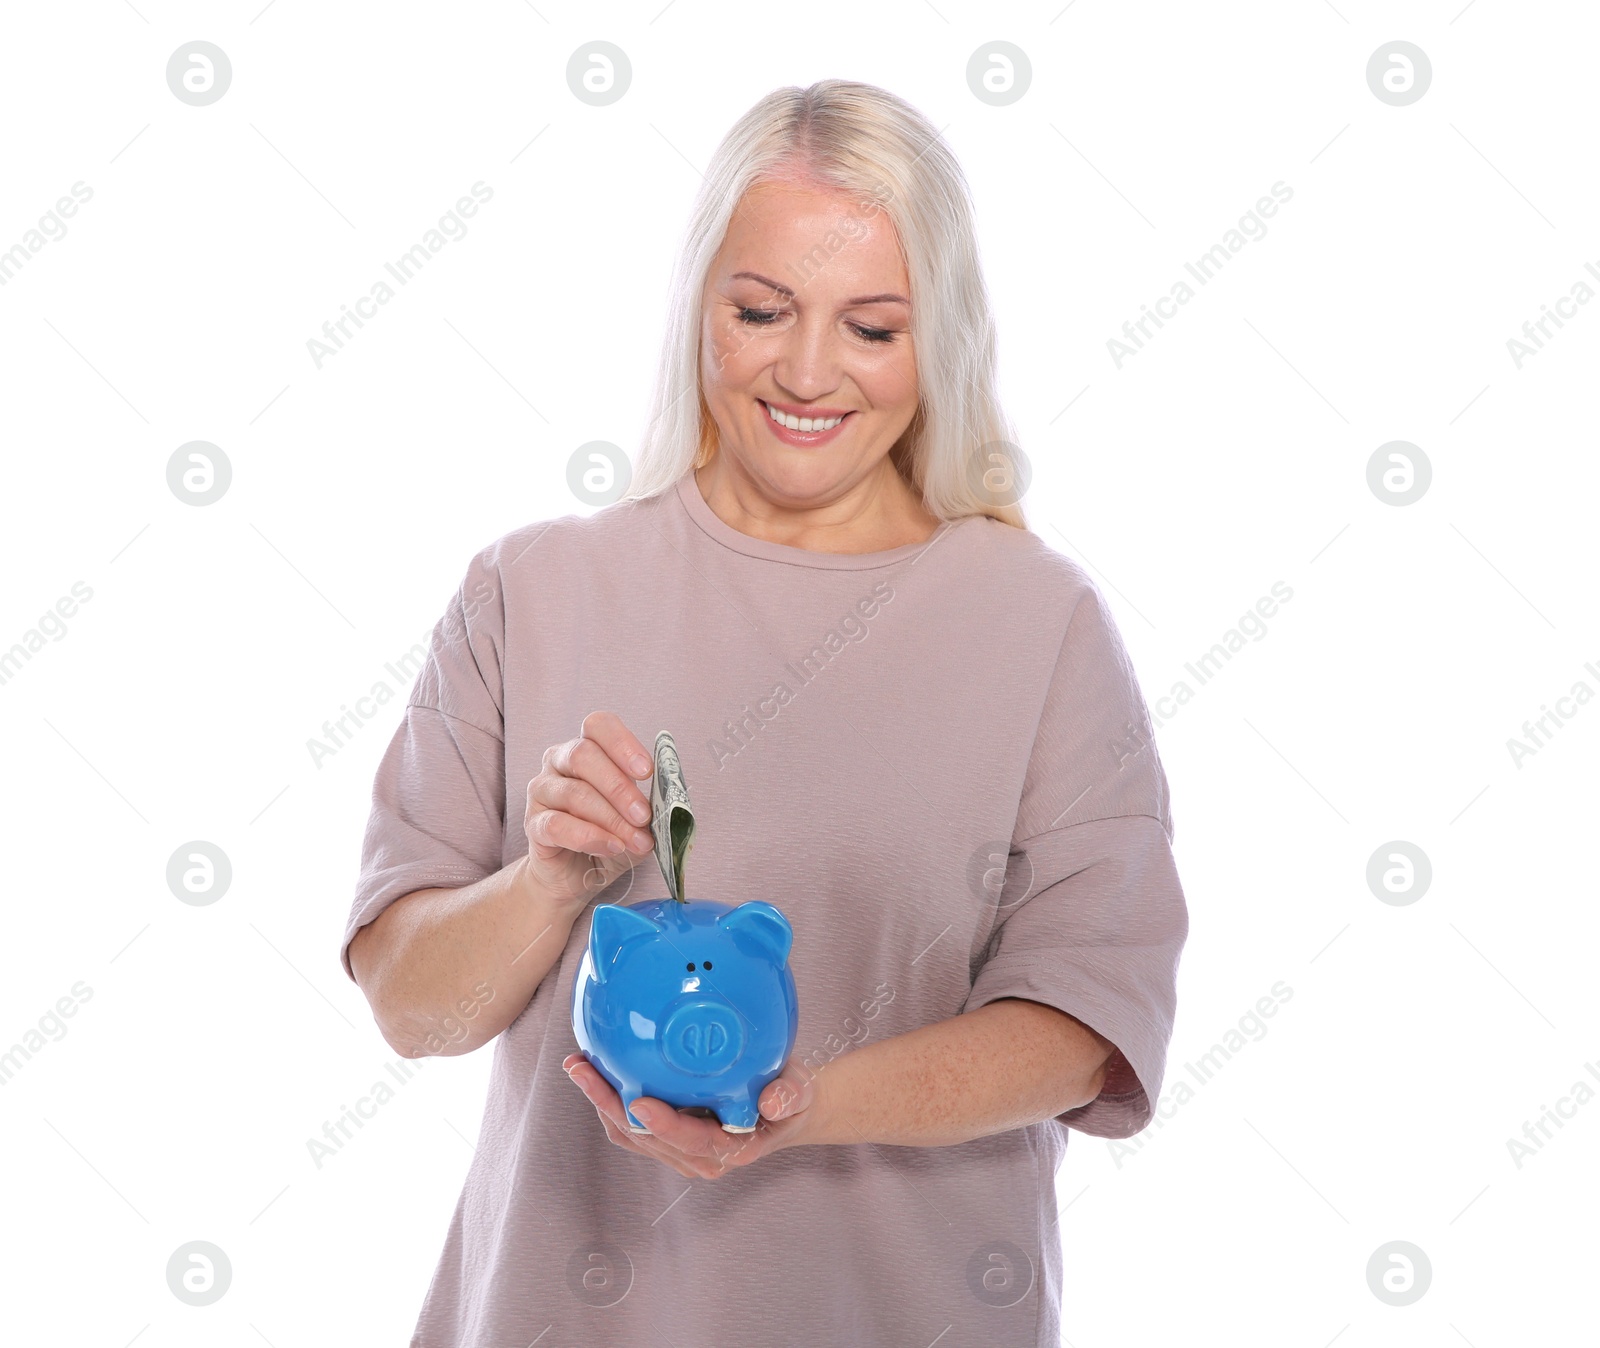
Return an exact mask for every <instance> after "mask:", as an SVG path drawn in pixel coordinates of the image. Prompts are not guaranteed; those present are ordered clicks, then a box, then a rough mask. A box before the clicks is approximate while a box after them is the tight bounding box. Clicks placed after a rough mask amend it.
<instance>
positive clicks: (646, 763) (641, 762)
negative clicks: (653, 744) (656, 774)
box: [633, 754, 650, 777]
mask: <svg viewBox="0 0 1600 1348" xmlns="http://www.w3.org/2000/svg"><path fill="white" fill-rule="evenodd" d="M649 771H650V760H649V759H648V758H646V757H644V755H643V754H635V755H634V756H633V775H634V776H635V777H643V776H644V775H645V773H647V772H649Z"/></svg>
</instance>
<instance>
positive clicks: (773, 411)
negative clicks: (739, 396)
mask: <svg viewBox="0 0 1600 1348" xmlns="http://www.w3.org/2000/svg"><path fill="white" fill-rule="evenodd" d="M756 401H757V402H759V403H760V404H761V406H762V407H763V408H765V409H766V413H767V419H768V420H769V421H770V422H772V424H773V425H774V426H777V427H781V428H782V429H783V430H785V431H788V432H789V433H790V434H794V435H822V434H826V433H827V432H828V431H831V430H835V429H837V428H838V426H839V425H841V424H842V423H843V422H844V421H846V420H847V419H849V418H850V417H851V416H853V415H854V413H853V412H845V413H843V414H842V415H837V416H831V417H797V416H793V415H791V414H790V413H788V412H780V411H779V410H778V409H777V408H776V407H774V406H772V404H771V403H769V402H767V401H766V400H765V399H764V398H757V399H756Z"/></svg>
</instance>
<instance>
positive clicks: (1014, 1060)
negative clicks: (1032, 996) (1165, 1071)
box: [805, 997, 1115, 1147]
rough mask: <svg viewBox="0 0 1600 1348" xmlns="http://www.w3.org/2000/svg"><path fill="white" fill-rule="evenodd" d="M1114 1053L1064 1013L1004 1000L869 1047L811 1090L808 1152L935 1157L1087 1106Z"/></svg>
mask: <svg viewBox="0 0 1600 1348" xmlns="http://www.w3.org/2000/svg"><path fill="white" fill-rule="evenodd" d="M1114 1052H1115V1047H1114V1046H1113V1045H1112V1044H1111V1042H1110V1041H1109V1040H1107V1039H1104V1038H1102V1037H1101V1036H1100V1035H1098V1034H1096V1033H1095V1032H1094V1031H1093V1030H1091V1029H1089V1028H1088V1027H1087V1026H1086V1025H1084V1024H1083V1023H1082V1022H1081V1021H1078V1020H1075V1019H1074V1018H1073V1017H1071V1016H1069V1015H1067V1014H1066V1013H1065V1012H1062V1011H1058V1010H1056V1009H1055V1008H1054V1007H1051V1006H1045V1005H1043V1004H1042V1003H1040V1002H1031V1001H1025V1000H1023V999H1021V998H1015V997H1007V998H1002V999H1000V1000H999V1001H994V1002H989V1003H987V1004H986V1005H984V1006H981V1007H979V1008H978V1009H977V1010H976V1011H971V1012H968V1013H967V1014H965V1015H959V1016H953V1017H952V1018H950V1019H949V1020H942V1021H938V1022H936V1023H935V1024H932V1025H924V1026H922V1027H920V1028H919V1029H915V1030H911V1031H909V1032H908V1033H906V1034H900V1035H895V1036H894V1037H893V1038H890V1039H883V1040H880V1041H878V1042H877V1043H875V1044H867V1045H864V1046H863V1047H861V1048H858V1049H856V1050H854V1051H853V1052H850V1053H846V1054H844V1055H843V1056H842V1057H839V1058H835V1059H834V1060H833V1061H832V1062H830V1063H829V1064H828V1065H827V1066H826V1067H824V1068H822V1069H821V1070H820V1071H819V1072H818V1073H817V1076H816V1079H815V1081H814V1082H813V1083H812V1085H813V1090H814V1091H815V1095H814V1098H813V1100H812V1103H811V1105H810V1107H809V1109H808V1111H807V1112H808V1113H809V1112H810V1111H811V1110H815V1111H817V1117H816V1118H815V1119H814V1120H810V1121H808V1123H809V1124H810V1125H811V1126H808V1128H807V1130H806V1138H805V1140H806V1141H807V1142H808V1143H811V1142H819V1143H851V1142H874V1143H889V1144H892V1145H897V1146H905V1147H941V1146H950V1145H953V1144H955V1143H958V1142H967V1141H970V1140H971V1139H973V1138H976V1137H987V1136H988V1135H989V1134H991V1133H1001V1132H1005V1131H1007V1130H1008V1129H1011V1128H1021V1127H1024V1126H1025V1125H1027V1124H1030V1123H1037V1122H1038V1121H1039V1120H1041V1119H1048V1118H1052V1117H1053V1116H1055V1115H1057V1114H1061V1113H1063V1112H1065V1111H1066V1110H1069V1109H1076V1108H1078V1107H1079V1106H1081V1105H1086V1104H1088V1103H1089V1102H1090V1101H1091V1100H1093V1099H1094V1098H1095V1097H1096V1096H1097V1095H1098V1094H1099V1093H1100V1088H1101V1086H1102V1084H1103V1083H1104V1081H1105V1073H1106V1063H1107V1061H1108V1060H1109V1059H1110V1057H1111V1055H1112V1054H1113V1053H1114Z"/></svg>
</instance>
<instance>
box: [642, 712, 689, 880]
mask: <svg viewBox="0 0 1600 1348" xmlns="http://www.w3.org/2000/svg"><path fill="white" fill-rule="evenodd" d="M650 817H651V818H650V827H651V832H653V833H654V834H655V839H656V861H657V863H658V864H659V865H660V867H661V875H662V878H663V879H665V880H666V882H667V894H668V896H669V897H670V898H674V899H676V900H677V901H678V902H679V903H687V902H688V901H689V898H688V893H687V891H686V890H685V889H684V883H683V866H684V862H685V861H687V860H688V858H689V848H690V847H692V846H693V845H694V810H693V809H692V808H691V806H690V805H689V785H688V783H687V782H685V781H684V780H683V760H682V759H680V758H679V757H678V746H677V745H676V744H674V743H673V740H672V736H671V735H669V734H668V733H667V732H666V731H665V730H663V731H662V732H661V733H660V734H658V735H657V736H656V771H655V776H654V777H653V778H652V779H651V782H650Z"/></svg>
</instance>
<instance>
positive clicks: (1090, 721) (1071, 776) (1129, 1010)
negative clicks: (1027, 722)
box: [962, 576, 1189, 1137]
mask: <svg viewBox="0 0 1600 1348" xmlns="http://www.w3.org/2000/svg"><path fill="white" fill-rule="evenodd" d="M1171 843H1172V816H1171V811H1170V804H1169V800H1168V794H1167V781H1166V775H1165V772H1164V771H1163V769H1162V766H1161V760H1160V758H1159V756H1158V755H1157V753H1156V746H1155V736H1154V730H1153V728H1152V726H1151V725H1150V720H1149V714H1148V711H1147V709H1146V707H1145V703H1144V698H1143V695H1142V694H1141V692H1140V690H1139V684H1138V680H1137V678H1136V677H1135V675H1134V672H1133V666H1132V663H1131V661H1130V660H1129V658H1128V654H1127V651H1126V649H1125V647H1124V645H1123V642H1122V638H1121V636H1120V634H1119V633H1118V631H1117V629H1116V626H1115V624H1114V623H1113V621H1112V619H1111V615H1110V613H1109V611H1108V609H1107V607H1106V604H1105V601H1104V599H1103V597H1102V596H1101V595H1100V593H1099V591H1098V590H1096V589H1095V588H1094V586H1093V584H1092V582H1090V581H1089V580H1088V579H1087V577H1086V576H1085V577H1084V578H1083V588H1082V590H1081V593H1080V595H1079V597H1078V598H1077V601H1076V604H1075V607H1074V609H1073V612H1072V616H1071V618H1070V620H1069V621H1068V624H1067V628H1066V633H1065V635H1064V637H1063V638H1062V643H1061V651H1060V654H1059V656H1058V658H1057V662H1056V668H1055V672H1054V674H1053V676H1052V680H1051V684H1050V688H1049V691H1048V693H1047V695H1046V699H1045V705H1044V708H1043V710H1042V713H1041V716H1040V721H1039V728H1038V731H1037V734H1036V737H1035V741H1034V747H1033V752H1032V755H1031V757H1030V760H1029V766H1028V771H1027V775H1026V779H1025V782H1024V787H1023V794H1022V799H1021V801H1020V803H1019V807H1018V814H1017V830H1016V832H1015V833H1014V835H1013V838H1012V846H1011V856H1010V858H1009V859H1008V863H1007V867H1006V883H1005V886H1004V888H1003V889H1002V891H1001V896H1000V901H999V911H998V914H997V918H996V926H995V928H994V930H993V932H992V933H991V936H990V939H989V942H988V945H987V947H986V949H985V952H984V958H983V961H982V963H981V965H980V966H979V968H978V969H977V970H976V972H975V975H974V978H973V984H972V990H971V993H970V994H969V995H968V998H967V1001H966V1005H965V1006H964V1007H963V1008H962V1009H963V1010H964V1011H973V1010H976V1009H977V1008H978V1007H980V1006H982V1005H984V1004H986V1003H988V1002H992V1001H996V1000H998V999H999V998H1002V997H1022V998H1026V999H1027V1000H1029V1001H1035V1002H1042V1003H1044V1004H1045V1005H1046V1006H1053V1007H1055V1008H1056V1009H1057V1010H1059V1011H1064V1012H1066V1013H1067V1014H1068V1015H1070V1016H1073V1017H1075V1018H1077V1019H1078V1020H1080V1021H1082V1022H1083V1023H1084V1024H1085V1025H1087V1026H1089V1027H1090V1028H1091V1029H1093V1030H1095V1031H1096V1032H1097V1033H1099V1034H1101V1035H1103V1036H1104V1037H1105V1038H1106V1039H1108V1040H1110V1041H1111V1043H1112V1044H1114V1045H1115V1046H1116V1050H1115V1052H1114V1053H1113V1054H1112V1057H1111V1060H1110V1062H1109V1063H1108V1064H1107V1074H1106V1086H1105V1088H1104V1089H1102V1091H1101V1093H1100V1095H1099V1096H1098V1097H1097V1098H1096V1099H1094V1100H1093V1101H1091V1102H1090V1103H1089V1104H1087V1105H1084V1106H1082V1107H1080V1108H1078V1109H1073V1110H1068V1111H1067V1112H1066V1113H1064V1114H1060V1115H1057V1116H1056V1117H1057V1119H1058V1120H1059V1121H1060V1122H1061V1123H1063V1124H1066V1125H1068V1126H1069V1127H1072V1128H1075V1129H1077V1130H1078V1131H1079V1132H1083V1133H1088V1134H1092V1135H1094V1136H1097V1137H1129V1136H1131V1135H1132V1134H1134V1133H1136V1132H1138V1131H1139V1130H1140V1129H1141V1128H1143V1127H1144V1126H1145V1125H1146V1124H1147V1123H1149V1121H1150V1119H1151V1117H1152V1114H1153V1108H1154V1106H1153V1102H1154V1101H1155V1100H1156V1099H1158V1098H1159V1096H1160V1092H1161V1083H1162V1080H1163V1077H1164V1074H1165V1071H1166V1057H1167V1046H1168V1043H1169V1042H1170V1040H1171V1037H1172V1028H1173V1021H1174V1016H1175V1013H1176V1007H1177V971H1178V959H1179V955H1180V952H1181V951H1182V948H1183V944H1184V941H1185V939H1186V937H1187V935H1188V925H1189V924H1188V910H1187V907H1186V905H1185V902H1184V896H1183V887H1182V885H1181V884H1180V883H1179V880H1178V873H1177V867H1176V864H1175V862H1174V859H1173V855H1172V846H1171Z"/></svg>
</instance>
